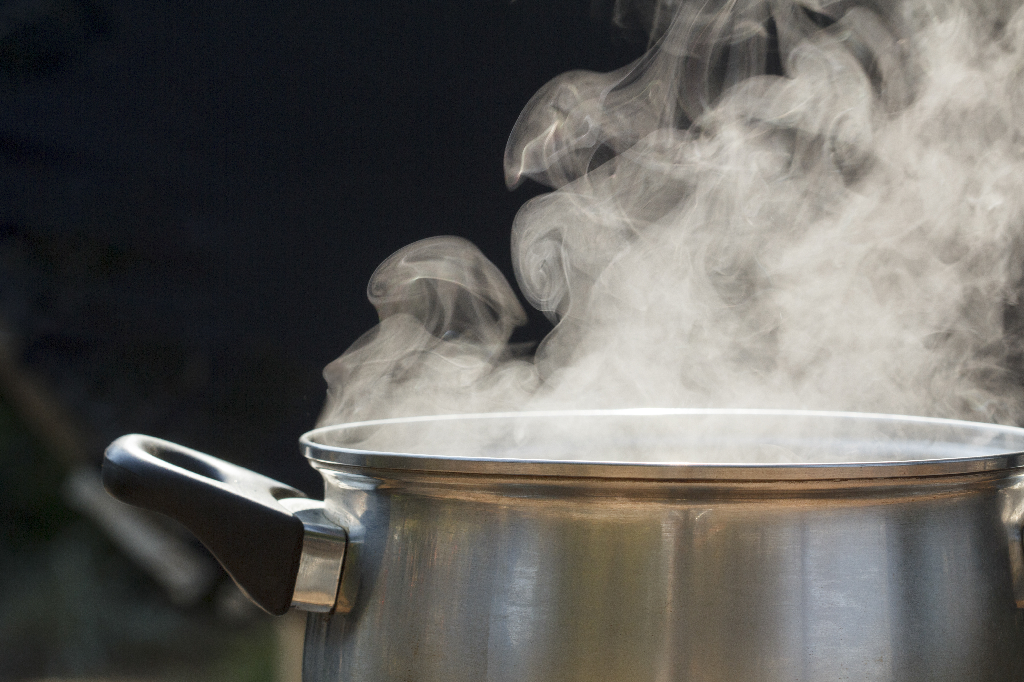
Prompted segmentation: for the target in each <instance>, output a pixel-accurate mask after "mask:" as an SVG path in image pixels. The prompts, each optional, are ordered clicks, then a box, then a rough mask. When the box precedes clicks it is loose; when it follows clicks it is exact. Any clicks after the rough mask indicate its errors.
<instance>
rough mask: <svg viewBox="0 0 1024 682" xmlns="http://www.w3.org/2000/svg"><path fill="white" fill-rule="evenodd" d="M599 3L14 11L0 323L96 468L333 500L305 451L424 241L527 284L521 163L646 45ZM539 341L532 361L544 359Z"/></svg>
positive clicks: (9, 22)
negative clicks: (550, 94)
mask: <svg viewBox="0 0 1024 682" xmlns="http://www.w3.org/2000/svg"><path fill="white" fill-rule="evenodd" d="M606 14H607V10H606V9H605V8H603V7H601V6H592V4H591V3H590V2H588V1H587V0H557V1H552V0H517V1H516V2H507V1H501V0H454V1H452V0H446V1H445V2H438V3H423V2H412V1H396V0H385V1H384V2H379V1H374V2H319V1H311V2H303V3H291V2H280V3H266V2H264V3H259V4H255V5H250V4H246V3H227V2H201V3H200V2H161V1H159V0H156V1H149V2H135V3H132V2H119V1H109V2H108V1H105V0H24V1H18V0H6V1H5V2H2V3H0V315H2V317H3V319H4V320H5V324H6V326H7V328H8V330H9V332H10V333H11V334H13V336H14V340H15V341H16V343H17V344H18V346H17V353H18V355H19V357H20V359H21V360H22V361H23V362H24V363H26V364H27V365H28V366H29V367H31V368H32V369H33V370H37V371H38V372H39V373H40V374H41V375H42V376H44V377H45V379H46V380H47V381H48V382H49V383H50V384H51V385H52V386H53V387H54V388H55V390H56V391H57V392H58V393H59V395H60V397H61V399H62V400H63V401H64V402H65V403H66V404H67V405H68V406H70V407H71V409H72V411H73V413H74V415H75V416H76V417H77V418H78V419H79V420H80V422H81V423H82V424H83V426H85V431H86V432H87V434H88V437H89V438H90V440H89V443H90V454H89V456H90V457H92V458H97V457H98V456H99V451H100V449H101V448H102V446H103V445H105V444H106V442H108V441H109V440H110V439H111V438H113V437H116V436H117V435H120V434H121V433H124V432H128V431H141V432H145V433H149V434H151V435H157V436H162V437H166V438H170V439H173V440H179V441H182V442H184V443H186V444H188V445H191V446H193V447H197V448H205V449H208V450H211V451H214V452H216V453H218V454H221V455H224V456H228V457H232V458H234V459H236V460H237V459H241V460H246V461H249V462H250V463H253V464H256V465H258V466H260V467H261V468H262V469H263V470H264V471H266V472H267V473H269V474H270V475H277V476H280V477H282V478H284V479H286V480H288V481H289V482H292V483H295V484H299V485H301V486H303V487H305V488H312V490H310V492H315V491H316V490H315V488H316V486H317V482H316V480H315V477H314V476H312V475H311V474H309V473H307V472H306V468H305V465H304V463H302V462H300V461H299V458H298V457H296V454H295V453H296V447H295V440H296V437H297V436H298V435H299V434H301V433H302V432H303V431H305V430H307V429H308V428H310V427H311V426H312V425H313V423H314V421H315V419H316V416H317V414H318V411H319V409H320V406H321V402H322V398H323V391H324V384H323V381H322V379H321V377H320V371H321V370H322V368H323V366H324V365H326V364H327V363H328V362H329V361H331V360H332V359H334V358H335V357H337V356H338V355H339V354H340V353H341V352H342V351H344V350H345V348H346V347H348V345H349V344H350V343H351V342H352V341H354V340H355V339H356V338H357V337H358V336H359V335H360V334H362V333H363V332H365V331H366V330H367V329H369V328H370V327H371V326H372V325H373V324H374V323H375V322H376V318H375V314H374V311H373V309H372V308H371V307H370V305H369V304H368V303H367V302H366V299H365V287H366V282H367V280H368V278H369V276H370V274H371V273H372V271H373V269H374V268H375V267H376V265H377V264H378V263H379V262H380V261H381V260H383V259H384V258H385V257H386V256H387V255H388V254H390V253H391V252H393V251H394V250H396V249H398V248H399V247H401V246H403V245H405V244H407V243H409V242H411V241H414V240H416V239H420V238H423V237H427V236H432V235H440V234H455V235H461V236H463V237H467V238H469V239H471V240H472V241H473V242H475V243H476V244H477V245H478V246H479V247H480V248H481V249H482V250H483V251H484V253H485V254H487V255H488V256H489V257H490V258H491V259H492V260H494V261H495V262H496V263H497V264H498V266H499V267H500V268H502V270H503V271H504V272H505V273H506V275H507V276H508V277H509V278H510V280H511V279H512V275H511V267H510V262H509V256H508V248H509V230H510V226H511V222H512V218H513V216H514V215H515V212H516V210H517V208H518V207H519V206H520V205H521V204H522V203H523V201H525V200H526V199H527V198H529V197H530V196H532V195H533V194H536V193H537V192H538V191H539V188H537V187H525V188H521V189H520V190H518V191H517V192H514V193H509V192H508V191H507V190H506V188H505V187H504V184H503V175H502V168H501V160H502V154H503V151H504V145H505V140H506V138H507V136H508V134H509V132H510V131H511V129H512V126H513V124H514V122H515V120H516V117H517V116H518V114H519V111H520V110H521V109H522V107H523V105H524V104H525V103H526V101H527V100H528V99H529V97H530V96H531V95H532V94H533V93H534V92H535V91H536V90H537V89H538V88H539V87H540V86H541V85H542V84H543V83H544V82H546V81H547V80H548V79H550V78H551V77H553V76H554V75H556V74H558V73H560V72H562V71H565V70H568V69H572V68H591V69H598V70H609V69H612V68H616V67H618V66H621V65H623V64H625V63H626V62H627V61H629V60H630V59H632V58H633V57H635V56H636V55H637V54H638V53H639V51H640V49H641V47H642V44H641V43H639V42H638V41H636V40H630V39H629V38H628V37H627V36H624V35H622V34H620V33H615V32H613V31H612V29H611V27H610V25H609V24H608V23H607V21H605V15H606ZM544 330H545V327H544V324H543V323H542V322H541V318H540V317H539V316H535V317H534V319H533V321H532V325H531V327H530V328H528V329H526V330H524V331H522V332H520V337H521V338H538V337H539V336H541V335H542V334H543V333H544Z"/></svg>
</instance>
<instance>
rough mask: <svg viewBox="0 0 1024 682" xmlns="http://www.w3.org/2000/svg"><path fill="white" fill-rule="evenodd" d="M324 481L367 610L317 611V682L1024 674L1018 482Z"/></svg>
mask: <svg viewBox="0 0 1024 682" xmlns="http://www.w3.org/2000/svg"><path fill="white" fill-rule="evenodd" d="M322 473H323V474H324V477H325V480H326V482H327V500H326V509H327V513H328V515H329V516H331V518H332V519H333V520H334V521H336V522H339V523H340V524H341V525H344V526H345V527H346V528H348V529H349V534H350V548H352V549H353V550H354V551H353V553H352V554H351V555H350V558H349V560H348V561H347V563H346V566H345V569H344V570H345V575H344V576H343V579H342V583H343V587H342V592H343V593H344V594H345V595H346V596H345V598H344V599H343V600H341V601H340V602H339V603H340V604H342V608H341V610H342V611H344V610H345V609H346V608H349V609H350V610H349V611H348V612H347V613H341V612H339V613H336V614H334V615H315V614H314V615H311V616H310V621H309V625H308V628H307V640H306V649H305V664H304V667H305V671H306V672H305V679H306V680H307V682H311V681H313V680H325V681H326V680H331V681H334V680H346V681H349V682H369V681H371V680H372V681H374V682H384V681H390V680H395V681H397V680H407V679H416V680H419V681H421V682H434V681H436V682H442V681H443V682H481V681H483V680H487V681H489V682H499V681H501V682H504V681H506V680H507V681H508V682H513V681H514V682H547V681H552V682H554V681H555V680H557V681H558V682H568V681H572V680H579V681H580V682H584V681H585V682H601V681H607V682H613V681H614V682H625V681H629V682H648V681H650V682H654V681H658V682H664V681H673V680H678V681H679V682H683V681H686V682H697V681H708V682H711V681H716V682H736V681H737V680H745V681H751V682H753V681H763V682H768V681H771V682H781V681H786V682H792V681H794V680H807V681H814V680H820V681H822V682H826V681H827V682H833V681H834V680H841V679H855V680H858V681H866V680H878V681H883V680H885V681H888V680H892V681H894V682H895V681H896V680H899V681H900V682H912V681H916V680H920V681H922V682H924V681H925V680H927V681H928V682H940V681H947V680H948V681H949V682H954V681H955V682H972V681H975V680H977V681H979V682H980V681H981V680H986V681H988V682H991V681H993V680H996V681H1003V680H1005V681H1006V682H1011V681H1013V682H1016V681H1018V680H1020V679H1022V678H1024V618H1022V617H1021V613H1020V611H1018V608H1017V596H1018V594H1017V593H1015V582H1014V581H1015V576H1017V580H1018V585H1019V583H1020V581H1019V578H1020V575H1021V573H1020V565H1019V564H1020V563H1021V555H1020V551H1021V550H1020V533H1019V527H1018V530H1016V531H1013V530H1012V526H1013V524H1015V523H1018V522H1019V521H1020V518H1019V517H1020V515H1021V514H1020V510H1019V509H1017V507H1021V505H1019V504H1017V502H1015V500H1020V498H1021V496H1020V493H1019V488H1020V479H1019V478H1018V477H1017V476H1016V475H1015V474H1013V473H1012V472H1007V471H1003V472H990V473H980V474H970V475H958V476H949V477H935V478H928V479H901V480H899V481H892V480H888V481H886V480H882V481H877V482H869V481H863V482H859V483H857V484H856V485H854V484H851V483H850V482H843V483H836V484H834V485H833V484H830V483H829V482H822V481H810V482H803V483H790V484H787V485H785V486H776V487H775V489H774V490H773V489H772V487H771V486H769V485H766V484H750V483H742V482H735V483H731V484H729V485H722V484H711V483H701V482H671V481H639V480H635V481H622V480H579V479H575V480H574V479H559V480H551V479H548V480H540V479H537V478H526V477H496V476H492V477H486V476H468V475H439V474H424V473H419V474H417V473H415V472H393V471H392V472H388V471H383V470H376V471H375V470H366V469H357V468H351V469H346V468H345V467H338V468H337V469H333V470H332V469H324V470H322ZM1014 505H1016V507H1015V506H1014ZM1018 589H1019V587H1018Z"/></svg>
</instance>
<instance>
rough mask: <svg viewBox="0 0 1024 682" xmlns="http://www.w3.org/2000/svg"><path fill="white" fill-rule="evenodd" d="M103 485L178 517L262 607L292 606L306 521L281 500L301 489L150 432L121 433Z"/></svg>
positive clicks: (125, 499)
mask: <svg viewBox="0 0 1024 682" xmlns="http://www.w3.org/2000/svg"><path fill="white" fill-rule="evenodd" d="M103 486H104V487H105V488H106V489H107V491H108V492H109V493H110V494H111V495H113V496H114V497H116V498H117V499H119V500H121V501H123V502H127V503H128V504H132V505H135V506H136V507H142V508H144V509H150V510H152V511H156V512H160V513H161V514H166V515H167V516H170V517H171V518H173V519H175V520H177V521H180V522H181V523H182V524H184V525H185V527H186V528H188V529H189V530H190V531H192V532H193V533H194V534H195V536H196V537H197V538H199V540H200V541H201V542H202V543H203V544H204V545H206V548H207V549H209V550H210V552H211V553H212V554H213V556H214V557H216V559H217V560H218V561H219V562H220V563H221V565H222V566H224V569H225V570H226V571H227V572H228V574H229V575H230V576H231V577H232V578H233V579H234V581H235V582H236V583H237V584H238V586H239V587H240V588H241V589H242V591H243V592H245V593H246V595H248V596H249V598H250V599H252V600H253V601H254V602H256V604H258V605H259V606H260V607H261V608H263V609H264V610H266V611H268V612H270V613H272V614H274V615H280V614H282V613H284V612H286V611H287V610H288V608H289V607H290V606H291V603H292V592H293V591H294V589H295V577H296V574H297V573H298V570H299V559H300V558H301V556H302V539H303V525H302V521H300V520H299V519H298V518H297V517H295V516H294V515H293V514H292V513H291V512H290V511H288V510H287V509H285V508H284V507H283V506H281V505H280V504H278V500H282V499H285V498H289V497H306V495H305V494H303V493H302V492H301V491H299V490H296V489H295V488H292V487H290V486H287V485H285V484H284V483H279V482H278V481H275V480H274V479H272V478H267V477H266V476H261V475H260V474H257V473H255V472H253V471H249V470H248V469H244V468H242V467H240V466H236V465H234V464H231V463H229V462H225V461H223V460H220V459H217V458H216V457H211V456H210V455H205V454H203V453H201V452H197V451H195V450H190V449H189V448H185V447H182V446H180V445H176V444H174V443H170V442H168V441H165V440H160V439H158V438H152V437H150V436H142V435H138V434H133V435H130V436H122V437H121V438H118V439H117V440H116V441H114V442H113V443H111V444H110V447H108V448H107V452H106V455H105V456H104V459H103Z"/></svg>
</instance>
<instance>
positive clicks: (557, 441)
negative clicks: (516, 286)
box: [302, 409, 1024, 471]
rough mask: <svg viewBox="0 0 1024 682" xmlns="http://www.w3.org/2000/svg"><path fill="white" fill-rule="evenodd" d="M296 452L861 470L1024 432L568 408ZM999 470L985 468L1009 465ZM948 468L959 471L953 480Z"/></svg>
mask: <svg viewBox="0 0 1024 682" xmlns="http://www.w3.org/2000/svg"><path fill="white" fill-rule="evenodd" d="M302 444H303V446H304V448H305V454H306V456H307V457H309V458H311V459H312V460H314V461H315V462H320V463H321V464H332V463H333V464H349V465H356V466H385V467H396V468H426V469H438V468H441V469H444V468H445V465H444V464H443V463H439V462H438V461H437V460H439V459H440V460H448V461H449V462H454V461H456V460H467V461H476V462H486V461H494V462H506V463H514V462H579V463H581V464H582V463H615V464H628V465H674V466H689V465H725V466H736V465H740V466H751V465H754V466H761V465H768V466H772V465H797V466H830V465H858V466H861V465H876V464H877V465H886V464H905V463H910V462H940V461H941V462H951V461H968V460H969V461H975V460H984V459H986V458H994V457H995V458H1002V460H1006V457H1007V456H1008V455H1011V454H1014V453H1021V452H1024V429H1021V428H1017V427H1010V426H1001V425H996V424H982V423H976V422H965V421H954V420H946V419H933V418H925V417H906V416H894V415H877V414H861V413H839V412H805V411H792V410H739V409H736V410H701V409H630V410H573V411H557V412H521V413H491V414H475V415H439V416H431V417H410V418H402V419H387V420H378V421H368V422H358V423H351V424H342V425H337V426H328V427H323V428H320V429H316V430H314V431H311V432H309V433H307V434H306V435H305V436H303V438H302ZM368 458H369V459H368ZM370 460H372V462H371V461H370ZM426 460H431V462H432V463H431V464H428V463H427V461H426ZM1002 460H1001V461H1000V462H993V463H992V465H991V466H988V465H986V466H984V467H983V468H985V469H991V468H1004V467H1006V466H1016V464H1015V463H1012V462H1010V461H1008V460H1007V461H1002ZM1014 461H1015V460H1014ZM976 464H977V463H976ZM449 468H451V467H449ZM954 469H956V470H963V467H960V468H956V467H954V468H952V469H950V471H953V470H954ZM976 469H977V466H972V467H970V470H976ZM453 470H465V468H464V467H454V469H453Z"/></svg>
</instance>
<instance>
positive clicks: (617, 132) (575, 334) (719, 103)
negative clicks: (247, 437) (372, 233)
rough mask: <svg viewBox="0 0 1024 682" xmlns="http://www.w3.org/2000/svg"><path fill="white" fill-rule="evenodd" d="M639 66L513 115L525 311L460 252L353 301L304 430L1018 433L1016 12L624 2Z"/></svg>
mask: <svg viewBox="0 0 1024 682" xmlns="http://www.w3.org/2000/svg"><path fill="white" fill-rule="evenodd" d="M616 16H617V17H618V19H619V20H620V21H621V22H623V23H627V22H630V21H642V22H644V23H645V24H646V26H647V28H648V30H649V31H650V36H651V48H650V50H649V51H648V52H647V54H645V55H644V56H643V57H642V58H641V59H639V60H638V61H637V62H635V63H633V64H630V65H628V66H626V67H624V68H622V69H620V70H618V71H614V72H612V73H608V74H599V73H592V72H583V71H577V72H571V73H567V74H564V75H562V76H559V77H558V78H556V79H554V80H553V81H552V82H550V83H549V84H547V85H546V86H545V87H544V88H543V89H542V90H541V91H540V92H538V93H537V94H536V95H535V96H534V97H533V99H532V100H531V101H530V102H529V103H528V104H527V106H526V108H525V110H524V111H523V114H522V115H521V117H520V119H519V121H518V123H517V124H516V126H515V128H514V130H513V131H512V135H511V138H510V139H509V142H508V147H507V149H506V153H505V169H506V178H507V181H508V184H509V186H510V187H515V186H517V185H518V184H519V183H521V182H522V181H523V180H524V179H526V178H529V179H532V180H534V181H537V182H540V183H543V184H546V185H548V186H550V187H551V188H553V190H554V191H553V192H551V193H549V194H546V195H543V196H541V197H538V198H536V199H534V200H532V201H530V202H528V203H527V204H526V205H524V206H523V207H522V209H521V210H520V212H519V215H518V216H517V218H516V220H515V224H514V226H513V230H512V251H513V257H514V258H513V260H514V263H515V268H516V277H517V279H518V282H519V285H520V288H521V290H522V292H523V295H524V296H525V297H526V298H527V300H528V301H529V302H530V304H531V305H533V306H535V307H536V308H537V309H539V310H541V311H543V312H544V314H546V315H547V316H548V317H549V318H550V319H551V320H552V321H553V322H555V328H554V330H553V331H552V332H551V333H550V334H549V335H548V336H547V337H546V338H545V339H544V340H543V341H542V342H541V343H540V345H539V346H538V347H537V348H536V350H535V352H534V353H533V354H532V355H529V354H524V353H523V352H521V351H519V350H517V349H516V348H513V347H511V346H510V345H509V343H508V339H509V338H510V335H511V333H512V330H513V329H514V328H515V327H516V326H517V325H520V324H522V323H523V322H524V320H525V315H524V312H523V309H522V308H521V307H520V305H519V303H518V301H517V299H516V296H515V294H514V292H513V291H512V289H511V287H510V286H509V284H508V283H507V282H506V281H505V280H504V279H503V277H502V276H501V274H500V273H499V272H498V270H497V269H496V268H495V267H494V266H493V265H492V264H491V263H489V262H488V261H487V260H486V259H485V258H484V257H483V255H482V254H480V252H479V251H477V250H476V249H475V247H473V246H472V245H471V244H469V243H468V242H466V241H464V240H460V239H456V238H452V237H442V238H434V239H430V240H426V241H423V242H419V243H416V244H413V245H411V246H408V247H406V248H405V249H403V250H401V251H399V252H398V253H396V254H394V255H393V256H391V257H390V258H389V259H388V260H387V261H385V262H384V263H383V264H382V265H381V266H380V268H378V270H377V271H376V273H375V274H374V275H373V278H372V280H371V282H370V285H369V295H370V300H371V302H372V303H373V304H374V305H375V306H376V308H377V310H378V312H379V313H380V318H381V322H380V325H379V326H377V327H376V328H375V329H374V330H372V331H370V332H369V333H368V334H367V335H365V336H364V337H363V338H362V339H360V340H359V341H358V342H357V343H356V344H355V345H354V346H353V347H352V348H350V349H349V350H348V351H347V352H346V353H345V354H344V355H342V357H341V358H339V359H338V360H336V361H335V362H333V363H331V364H330V365H329V366H328V367H327V369H326V370H325V376H326V378H327V380H328V382H329V385H330V389H329V393H328V402H327V405H326V407H325V409H324V412H323V414H322V416H321V419H320V424H321V425H325V424H332V423H342V422H351V421H359V420H364V419H371V418H384V417H395V416H407V415H423V414H441V413H456V412H487V411H512V410H536V409H561V408H606V407H750V408H800V409H816V410H844V411H860V412H882V413H897V414H912V415H923V416H937V417H951V418H963V419H970V420H976V421H994V422H1002V423H1013V422H1015V421H1017V420H1018V419H1020V416H1021V408H1022V404H1024V401H1022V394H1021V390H1020V388H1019V387H1018V386H1017V385H1016V383H1015V380H1014V376H1013V374H1012V372H1011V360H1012V359H1013V358H1014V357H1015V356H1016V355H1018V354H1019V352H1020V350H1019V348H1018V345H1017V344H1018V340H1017V339H1014V338H1011V335H1008V334H1007V333H1006V329H1005V328H1004V327H1005V326H1006V310H1007V307H1008V306H1013V305H1015V304H1016V303H1017V301H1016V298H1015V296H1016V293H1015V292H1016V290H1017V287H1018V284H1019V283H1020V280H1021V272H1020V264H1021V263H1022V262H1024V250H1022V243H1021V238H1022V236H1024V12H1022V11H1021V10H1019V9H1018V8H1017V7H1016V6H1015V5H1014V6H1012V7H1011V6H1009V5H1008V4H999V3H997V2H988V3H985V2H975V1H974V0H972V1H971V2H963V3H957V2H956V1H955V0H954V1H952V2H949V1H947V0H943V1H942V2H933V1H932V0H908V1H906V2H903V3H898V4H896V3H884V4H883V3H870V2H859V3H854V2H834V3H828V4H819V3H814V2H811V1H810V0H808V2H806V3H804V4H801V3H797V2H793V1H792V0H726V1H714V0H711V1H708V2H703V3H702V2H687V1H682V2H677V1H674V0H658V1H657V2H656V3H654V4H651V3H647V4H645V5H643V6H638V5H626V4H625V3H622V4H620V5H619V6H618V7H617V11H616Z"/></svg>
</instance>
